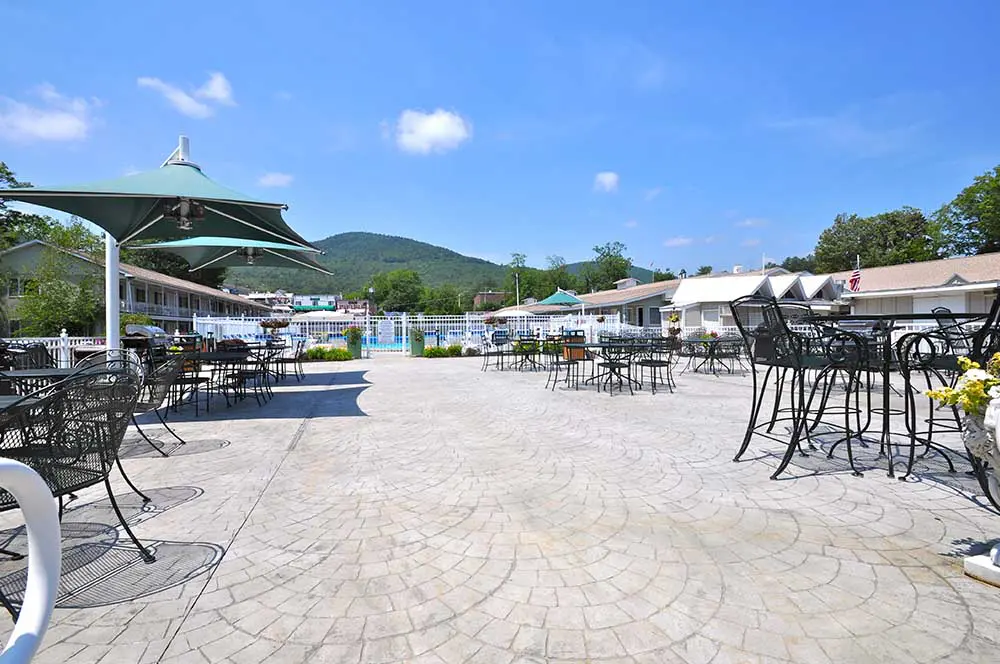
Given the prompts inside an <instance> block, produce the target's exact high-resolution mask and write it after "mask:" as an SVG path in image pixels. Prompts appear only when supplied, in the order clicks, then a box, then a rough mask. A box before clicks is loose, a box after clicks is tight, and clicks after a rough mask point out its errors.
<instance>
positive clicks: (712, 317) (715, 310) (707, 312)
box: [701, 305, 719, 323]
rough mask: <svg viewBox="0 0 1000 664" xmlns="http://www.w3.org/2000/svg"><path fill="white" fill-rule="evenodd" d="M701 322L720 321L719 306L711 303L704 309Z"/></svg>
mask: <svg viewBox="0 0 1000 664" xmlns="http://www.w3.org/2000/svg"><path fill="white" fill-rule="evenodd" d="M701 322H703V323H718V322H719V307H717V306H714V305H710V306H707V307H705V308H704V309H702V311H701Z"/></svg>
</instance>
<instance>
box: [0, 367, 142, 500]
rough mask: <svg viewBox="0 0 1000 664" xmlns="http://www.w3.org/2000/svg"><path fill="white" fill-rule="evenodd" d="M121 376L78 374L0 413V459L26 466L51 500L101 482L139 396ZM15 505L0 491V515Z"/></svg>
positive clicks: (134, 382) (127, 376) (134, 384)
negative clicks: (54, 387)
mask: <svg viewBox="0 0 1000 664" xmlns="http://www.w3.org/2000/svg"><path fill="white" fill-rule="evenodd" d="M139 387H140V384H139V381H138V379H137V377H136V375H135V374H132V373H129V372H126V371H98V370H93V371H84V372H81V373H78V374H75V375H74V376H71V377H70V378H67V379H66V380H64V381H62V382H60V383H59V384H58V387H57V388H56V389H52V388H49V387H46V388H45V389H44V390H40V391H38V392H36V393H32V394H29V395H26V396H25V397H24V398H23V399H22V400H21V401H19V402H18V403H17V404H14V405H13V406H11V407H8V408H6V409H4V410H2V411H0V455H2V456H5V457H8V458H11V459H15V460H18V461H21V462H23V463H25V464H26V465H28V466H30V467H31V468H32V469H33V470H34V471H35V472H37V473H38V474H39V475H41V476H42V479H43V480H45V483H46V484H48V486H49V488H50V489H51V490H52V494H53V495H55V496H63V495H66V494H67V493H70V492H73V491H79V490H80V489H83V488H85V487H88V486H91V485H93V484H97V483H98V482H102V481H104V478H105V477H107V474H108V473H109V472H111V469H112V467H113V465H114V462H115V459H116V458H117V456H118V449H119V448H120V447H121V442H122V439H123V438H124V437H125V431H126V429H127V428H128V424H129V420H130V418H131V415H132V411H133V409H134V408H135V402H136V399H137V398H138V394H139ZM15 504H16V503H15V502H14V499H13V496H11V495H10V494H9V493H7V492H6V491H3V490H0V510H5V509H10V508H11V507H13V506H14V505H15Z"/></svg>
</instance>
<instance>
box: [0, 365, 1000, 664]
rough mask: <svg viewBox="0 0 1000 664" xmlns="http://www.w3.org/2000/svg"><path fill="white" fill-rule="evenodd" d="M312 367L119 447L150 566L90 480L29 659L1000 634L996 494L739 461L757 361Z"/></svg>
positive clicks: (574, 656)
mask: <svg viewBox="0 0 1000 664" xmlns="http://www.w3.org/2000/svg"><path fill="white" fill-rule="evenodd" d="M308 369H309V377H308V380H307V381H306V382H304V383H302V384H296V383H295V382H294V381H292V382H291V383H290V384H289V383H286V384H284V385H283V386H282V387H280V388H279V389H278V391H277V394H276V397H275V399H274V401H273V402H271V403H270V404H268V405H267V406H265V407H264V408H261V409H258V408H257V407H256V406H255V405H250V404H242V405H240V406H238V407H235V408H233V409H231V410H229V411H225V409H224V406H220V407H217V408H216V410H214V411H213V414H212V416H211V417H210V418H204V417H203V418H202V419H201V421H198V422H181V423H180V424H178V429H179V430H180V431H181V432H182V433H183V434H184V435H186V436H188V437H189V438H190V439H191V440H192V442H191V443H190V445H189V447H188V448H187V449H181V450H178V451H177V453H176V454H175V455H174V456H172V457H171V458H168V459H162V458H153V457H151V456H149V455H146V454H144V452H143V450H142V448H140V447H129V449H128V450H127V454H128V456H129V458H128V459H127V460H126V462H125V463H126V467H127V469H128V470H129V472H130V473H131V474H132V476H133V478H134V479H135V480H136V482H137V483H138V484H139V486H141V487H143V488H148V489H149V490H150V493H151V495H152V496H153V497H154V501H153V507H152V508H147V509H145V510H143V509H141V506H140V505H139V503H138V502H136V501H134V500H132V499H131V498H128V500H129V501H130V503H129V504H130V505H131V507H130V508H129V509H128V510H127V512H128V514H129V519H130V521H132V522H133V523H134V524H136V525H135V530H136V532H137V534H138V535H139V536H140V537H141V538H143V539H144V540H146V541H149V542H151V543H153V544H154V545H155V546H156V548H157V555H158V559H157V562H155V563H153V564H151V565H143V564H142V563H141V562H136V561H137V556H134V555H132V553H131V552H132V551H133V550H132V549H129V548H128V546H127V545H128V543H127V540H126V541H124V542H123V541H122V538H121V535H120V533H118V531H117V529H116V528H115V527H114V524H115V520H114V518H113V516H111V515H110V513H109V511H108V509H107V504H106V501H104V500H102V490H100V489H99V488H97V489H91V490H88V491H87V492H84V493H83V494H82V495H81V497H80V500H79V501H77V504H78V505H79V506H77V507H75V508H74V509H72V510H70V511H69V512H68V513H67V516H66V536H65V538H64V539H65V553H64V555H65V557H66V559H67V568H68V572H69V573H68V574H67V575H66V578H65V579H64V588H63V597H62V599H61V600H60V605H61V606H64V607H81V608H61V609H58V610H57V612H56V617H55V620H54V622H53V626H52V628H51V630H50V631H49V634H48V637H47V639H46V647H45V650H44V652H43V654H42V655H41V656H40V657H39V658H38V659H37V661H38V662H43V663H46V662H68V661H72V662H76V663H79V664H83V663H85V662H107V663H114V664H127V663H130V662H144V663H145V662H150V663H151V662H165V663H166V662H171V663H180V662H199V663H200V662H212V663H213V664H214V663H221V662H231V663H234V664H251V663H255V662H264V661H266V662H281V663H285V662H312V663H319V662H365V663H376V662H428V663H429V662H514V661H517V662H542V661H553V662H561V661H566V662H580V661H601V662H657V663H664V662H756V661H761V662H764V661H767V662H785V661H794V662H805V663H809V664H822V663H824V662H852V663H856V662H941V661H945V662H956V663H958V662H960V663H962V664H969V663H972V662H996V661H997V659H998V657H1000V589H996V588H991V587H988V586H984V585H982V584H980V583H978V582H975V581H972V580H970V579H967V578H965V577H963V576H962V574H961V555H962V553H964V552H966V551H968V550H969V549H970V548H972V547H974V546H975V545H976V544H977V543H981V542H983V541H986V540H988V539H989V537H990V536H991V535H992V536H997V535H1000V517H996V516H993V515H991V514H990V513H989V512H987V511H986V510H984V509H982V508H981V507H977V506H976V505H974V504H973V503H972V502H971V501H970V500H969V499H968V498H967V497H965V496H963V495H962V493H960V492H959V491H957V490H956V489H955V485H954V484H949V483H947V482H938V481H932V480H933V478H931V479H927V478H925V479H923V480H922V481H916V482H909V483H901V482H898V481H896V480H893V479H889V478H887V477H886V476H885V473H884V472H883V471H876V470H872V471H870V472H868V473H866V475H865V476H864V477H862V478H857V477H852V476H850V475H849V474H845V473H829V472H824V473H820V474H815V473H811V472H810V469H809V468H808V467H803V468H799V469H798V471H799V472H797V473H795V474H797V475H799V476H798V477H795V478H793V479H786V480H781V481H770V480H768V475H769V473H770V469H771V468H772V467H773V465H774V460H773V458H771V457H767V458H763V459H762V458H757V459H756V460H748V461H746V462H744V463H739V464H734V463H732V461H731V460H730V459H731V456H732V454H733V451H734V449H735V448H736V445H737V442H738V440H739V439H740V436H741V434H742V428H743V420H744V416H745V411H746V408H747V402H748V399H749V380H748V379H746V378H743V377H739V376H723V377H719V378H716V377H710V376H700V375H690V374H685V375H684V376H681V377H680V378H679V381H678V382H679V383H680V387H679V390H678V393H677V394H673V395H671V394H668V393H658V394H657V395H655V396H652V395H650V394H639V395H637V396H635V397H631V398H630V397H627V396H625V397H619V396H615V397H609V396H608V395H607V394H597V393H595V392H593V391H580V392H574V391H563V390H557V391H556V392H555V393H551V392H548V391H545V390H543V389H542V383H543V382H544V377H543V376H541V375H524V374H509V373H505V374H499V373H495V372H489V373H480V372H479V371H478V369H479V363H478V360H474V359H441V360H433V361H432V360H409V359H404V358H386V359H378V360H373V361H359V362H351V363H344V364H328V365H311V366H309V367H308ZM224 418H229V419H224ZM227 442H228V444H227ZM760 449H761V446H760V445H757V446H755V447H754V448H751V452H752V453H751V454H749V455H748V456H749V457H754V456H757V457H759V456H760V455H759V452H760ZM956 481H957V482H959V484H960V483H961V481H962V480H961V478H959V479H958V480H956ZM116 487H117V489H118V491H119V492H120V494H121V495H122V496H123V497H125V495H126V494H127V493H128V491H127V489H126V488H125V487H124V485H123V484H121V483H120V482H119V483H118V484H117V485H116ZM16 522H17V517H16V515H5V521H4V523H7V524H14V523H16ZM14 544H15V545H16V544H17V542H16V541H15V543H14ZM12 565H13V564H12V563H5V564H4V567H3V568H2V569H0V572H2V573H5V574H7V575H8V576H7V581H6V582H5V581H4V580H0V584H3V587H4V588H7V589H8V590H9V585H8V584H9V583H11V581H10V579H11V578H13V577H12V574H14V572H13V571H12V570H14V567H12ZM95 569H99V570H100V571H101V572H102V573H103V574H104V578H103V579H102V580H101V582H100V583H96V584H95V583H93V582H92V581H90V580H88V579H92V578H93V572H94V570H95ZM130 598H131V599H130ZM126 599H129V601H124V600H126Z"/></svg>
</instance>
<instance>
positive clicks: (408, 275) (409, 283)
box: [371, 270, 424, 311]
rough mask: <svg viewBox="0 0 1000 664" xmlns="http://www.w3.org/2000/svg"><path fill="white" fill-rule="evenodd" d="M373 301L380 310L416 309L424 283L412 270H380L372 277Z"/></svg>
mask: <svg viewBox="0 0 1000 664" xmlns="http://www.w3.org/2000/svg"><path fill="white" fill-rule="evenodd" d="M371 284H372V286H374V288H375V303H376V305H377V307H378V308H379V309H381V310H382V311H417V310H418V309H419V307H420V303H421V296H422V295H423V293H424V285H423V283H422V282H421V280H420V275H419V274H417V273H416V272H415V271H414V270H393V271H391V272H380V273H379V274H376V275H375V276H374V277H372V281H371Z"/></svg>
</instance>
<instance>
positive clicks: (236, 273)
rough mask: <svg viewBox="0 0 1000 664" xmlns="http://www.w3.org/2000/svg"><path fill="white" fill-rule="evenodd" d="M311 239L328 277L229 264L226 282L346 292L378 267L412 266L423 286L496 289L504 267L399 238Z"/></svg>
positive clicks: (380, 269) (361, 285)
mask: <svg viewBox="0 0 1000 664" xmlns="http://www.w3.org/2000/svg"><path fill="white" fill-rule="evenodd" d="M313 244H315V245H316V246H317V247H318V248H320V249H322V250H323V251H325V252H326V253H325V254H324V255H322V256H318V257H317V260H318V261H319V262H320V263H321V264H323V266H324V267H326V268H327V269H328V270H330V271H331V272H333V276H332V277H328V276H326V275H325V274H320V273H319V272H316V271H314V270H306V269H301V270H300V269H294V268H274V267H259V268H256V267H255V268H251V267H243V268H230V269H229V270H228V271H227V276H226V283H229V284H233V285H236V286H244V287H247V288H252V289H255V290H258V289H259V290H274V289H275V288H282V289H284V290H288V291H293V292H296V293H349V292H351V291H356V290H359V289H361V288H364V287H365V286H366V285H367V284H368V281H369V279H370V278H371V277H372V275H374V274H377V273H379V272H389V271H390V270H415V271H416V272H417V273H418V274H419V275H420V278H421V279H422V280H423V282H424V284H426V285H429V286H440V285H443V284H452V285H454V286H457V287H458V288H460V289H468V290H470V291H471V290H478V289H485V288H497V287H499V286H500V285H501V284H502V283H503V278H504V268H502V267H501V266H499V265H497V264H496V263H491V262H489V261H486V260H483V259H481V258H472V257H471V256H463V255H462V254H459V253H456V252H454V251H451V250H450V249H445V248H444V247H436V246H434V245H432V244H427V243H426V242H417V241H416V240H410V239H408V238H405V237H395V236H392V235H379V234H377V233H361V232H357V233H340V234H339V235H331V236H330V237H328V238H326V239H325V240H320V241H319V242H314V243H313Z"/></svg>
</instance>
